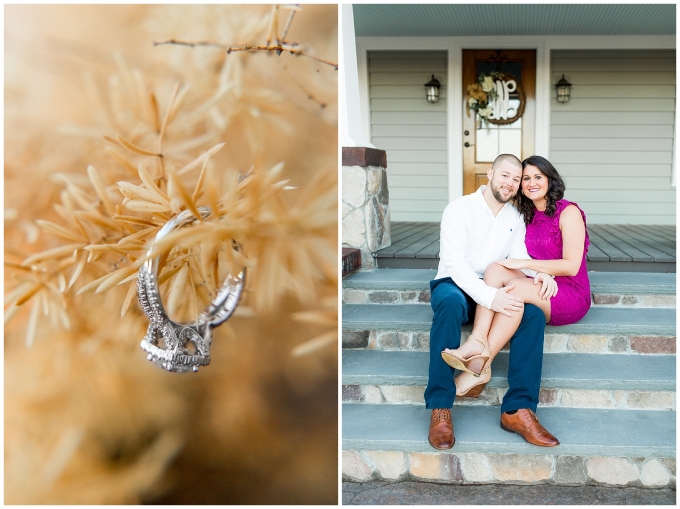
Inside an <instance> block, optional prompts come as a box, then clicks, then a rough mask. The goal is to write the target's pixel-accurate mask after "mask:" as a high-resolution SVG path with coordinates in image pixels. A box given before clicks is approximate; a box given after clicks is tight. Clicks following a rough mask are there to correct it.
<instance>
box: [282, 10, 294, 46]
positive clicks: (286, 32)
mask: <svg viewBox="0 0 680 509" xmlns="http://www.w3.org/2000/svg"><path fill="white" fill-rule="evenodd" d="M296 12H297V9H293V10H291V11H290V14H289V15H288V21H286V26H285V27H284V29H283V33H282V34H281V42H285V41H286V35H287V34H288V29H290V24H291V23H292V22H293V16H295V13H296Z"/></svg>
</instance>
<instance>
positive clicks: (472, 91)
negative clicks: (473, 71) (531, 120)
mask: <svg viewBox="0 0 680 509" xmlns="http://www.w3.org/2000/svg"><path fill="white" fill-rule="evenodd" d="M510 80H513V81H514V82H515V84H516V89H515V90H513V91H512V92H515V93H517V95H518V96H519V107H518V108H517V112H516V113H515V116H514V117H512V118H506V119H502V118H494V119H492V118H489V117H490V116H491V114H492V113H493V107H492V106H491V104H490V103H491V102H492V101H495V100H496V99H498V92H497V91H496V81H501V82H504V81H510ZM467 92H468V99H467V101H465V109H466V111H467V115H468V117H469V116H470V110H474V111H475V112H476V113H477V115H479V118H480V119H481V121H482V124H494V125H507V124H512V123H513V122H515V121H516V120H517V119H519V118H520V117H521V116H522V115H523V114H524V106H525V102H526V96H525V94H524V90H523V89H522V86H521V85H520V84H519V83H517V79H516V78H515V77H514V76H513V75H512V74H506V73H502V72H498V71H493V72H491V73H489V74H480V75H479V80H478V82H477V83H473V84H471V85H468V86H467Z"/></svg>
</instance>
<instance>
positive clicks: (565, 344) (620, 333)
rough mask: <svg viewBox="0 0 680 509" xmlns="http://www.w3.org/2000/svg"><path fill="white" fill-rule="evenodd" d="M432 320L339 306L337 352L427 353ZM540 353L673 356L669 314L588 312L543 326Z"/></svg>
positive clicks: (411, 309) (397, 308) (403, 311)
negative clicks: (567, 322)
mask: <svg viewBox="0 0 680 509" xmlns="http://www.w3.org/2000/svg"><path fill="white" fill-rule="evenodd" d="M432 314H433V313H432V309H431V308H430V307H429V306H422V305H418V304H398V305H394V304H345V305H343V307H342V328H343V335H342V341H343V348H368V349H382V350H429V330H430V325H431V323H432ZM471 329H472V326H471V325H469V324H468V325H465V326H463V330H462V338H466V337H467V336H468V335H469V333H470V331H471ZM544 351H545V352H548V353H552V352H582V353H632V354H638V353H639V354H675V309H674V308H630V309H624V308H614V307H593V308H591V309H590V311H588V314H587V315H586V316H585V317H584V318H583V319H582V320H581V321H579V322H577V323H575V324H571V325H563V326H559V327H555V326H551V325H546V328H545V347H544Z"/></svg>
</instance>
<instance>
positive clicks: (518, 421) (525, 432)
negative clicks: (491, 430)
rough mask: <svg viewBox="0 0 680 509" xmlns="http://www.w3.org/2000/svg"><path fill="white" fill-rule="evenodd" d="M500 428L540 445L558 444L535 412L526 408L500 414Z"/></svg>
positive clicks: (552, 445) (550, 445) (551, 445)
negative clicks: (512, 412)
mask: <svg viewBox="0 0 680 509" xmlns="http://www.w3.org/2000/svg"><path fill="white" fill-rule="evenodd" d="M501 428H503V429H504V430H506V431H510V432H513V433H518V434H520V435H522V437H523V438H524V440H526V441H527V442H529V443H530V444H534V445H540V446H541V447H555V446H556V445H560V442H559V440H557V439H556V438H555V437H554V436H552V435H551V434H550V432H549V431H548V430H547V429H545V428H544V427H543V426H542V425H541V423H540V422H539V421H538V417H536V414H534V413H533V412H532V411H531V410H529V409H528V408H520V409H519V410H517V412H516V413H514V414H512V415H510V414H508V413H503V414H501Z"/></svg>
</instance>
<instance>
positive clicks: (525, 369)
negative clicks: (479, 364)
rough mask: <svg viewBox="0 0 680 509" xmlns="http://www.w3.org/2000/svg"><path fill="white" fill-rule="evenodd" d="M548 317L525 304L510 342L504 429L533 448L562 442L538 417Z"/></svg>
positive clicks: (502, 422)
mask: <svg viewBox="0 0 680 509" xmlns="http://www.w3.org/2000/svg"><path fill="white" fill-rule="evenodd" d="M544 332H545V315H544V314H543V311H541V309H540V308H539V307H537V306H535V305H533V304H525V305H524V316H523V317H522V321H521V322H520V325H519V328H518V329H517V332H515V335H514V336H513V337H512V339H511V340H510V361H509V363H508V385H509V388H508V392H506V393H505V397H504V398H503V403H502V404H501V428H503V429H504V430H506V431H511V432H514V433H518V434H519V435H521V436H522V437H523V438H524V440H526V441H527V442H529V443H530V444H533V445H539V446H542V447H554V446H556V445H559V444H560V442H559V440H557V438H555V437H554V436H553V435H552V434H551V433H550V432H549V431H548V430H547V429H545V428H544V427H543V426H542V425H541V423H540V422H539V421H538V418H537V417H536V415H535V412H536V407H537V406H538V393H539V391H540V389H541V371H542V369H543V340H544Z"/></svg>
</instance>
